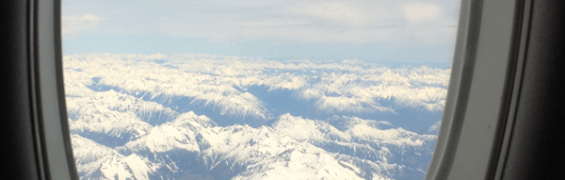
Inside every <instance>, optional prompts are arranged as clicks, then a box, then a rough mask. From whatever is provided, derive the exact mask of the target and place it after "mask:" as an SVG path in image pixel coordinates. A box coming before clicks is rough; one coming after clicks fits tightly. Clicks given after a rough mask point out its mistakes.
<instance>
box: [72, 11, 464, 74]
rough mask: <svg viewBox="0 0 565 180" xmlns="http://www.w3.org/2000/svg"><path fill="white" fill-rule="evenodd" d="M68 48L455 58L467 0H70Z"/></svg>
mask: <svg viewBox="0 0 565 180" xmlns="http://www.w3.org/2000/svg"><path fill="white" fill-rule="evenodd" d="M62 4H63V8H62V11H63V12H62V13H63V27H62V29H63V53H64V54H74V53H86V52H109V53H144V54H154V53H162V54H174V53H207V54H216V55H229V56H250V57H262V58H267V59H312V60H344V59H358V60H364V61H373V62H382V63H387V62H388V63H394V62H398V63H404V62H418V63H423V64H425V63H448V62H450V61H451V58H452V56H453V49H454V44H455V38H456V37H455V34H456V31H457V19H458V15H459V4H460V0H327V1H322V0H302V1H298V0H185V1H181V0H136V1H133V0H132V1H129V0H63V2H62Z"/></svg>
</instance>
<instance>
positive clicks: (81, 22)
mask: <svg viewBox="0 0 565 180" xmlns="http://www.w3.org/2000/svg"><path fill="white" fill-rule="evenodd" d="M100 20H101V18H100V17H98V16H96V15H93V14H84V15H82V16H76V15H71V16H64V15H63V16H62V17H61V21H62V34H63V36H79V35H82V34H84V33H87V32H90V31H93V30H95V29H96V28H98V25H99V24H100Z"/></svg>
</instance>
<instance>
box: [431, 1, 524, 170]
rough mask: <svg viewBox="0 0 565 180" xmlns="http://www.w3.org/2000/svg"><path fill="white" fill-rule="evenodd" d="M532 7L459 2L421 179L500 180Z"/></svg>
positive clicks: (515, 3)
mask: <svg viewBox="0 0 565 180" xmlns="http://www.w3.org/2000/svg"><path fill="white" fill-rule="evenodd" d="M530 6H531V2H530V1H529V0H522V1H487V0H478V1H471V0H463V1H462V4H461V15H460V21H459V22H460V24H459V29H458V39H457V44H456V52H455V56H454V63H453V68H452V76H451V80H450V87H449V92H448V98H447V103H446V109H445V111H444V116H443V123H442V125H441V128H440V135H439V137H438V143H437V144H436V149H435V153H434V157H433V158H432V162H431V165H430V168H429V169H428V172H427V174H426V179H493V178H495V179H496V178H498V179H499V178H500V172H501V169H502V167H503V166H504V163H503V162H504V161H505V160H504V158H505V157H506V155H505V154H506V152H507V149H508V138H509V136H510V135H511V127H512V124H513V116H512V114H513V113H515V107H516V106H515V105H516V103H517V99H518V96H517V94H518V90H517V88H518V87H519V86H520V84H519V83H520V79H521V68H522V64H523V61H524V60H523V59H524V52H525V42H526V40H525V39H526V38H524V37H527V35H528V31H527V30H528V27H529V13H530Z"/></svg>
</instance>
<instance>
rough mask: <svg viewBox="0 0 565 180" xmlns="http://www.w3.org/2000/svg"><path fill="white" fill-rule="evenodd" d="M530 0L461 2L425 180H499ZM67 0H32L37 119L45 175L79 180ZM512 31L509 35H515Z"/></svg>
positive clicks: (31, 48) (39, 156) (36, 135)
mask: <svg viewBox="0 0 565 180" xmlns="http://www.w3.org/2000/svg"><path fill="white" fill-rule="evenodd" d="M531 2H532V1H531V0H521V1H487V0H462V2H461V10H460V14H461V15H460V21H459V22H460V23H459V27H458V33H457V42H456V48H455V56H454V61H453V66H452V75H451V79H450V85H449V91H448V95H447V100H446V108H445V110H444V114H443V118H442V119H443V120H442V125H441V128H440V131H439V136H438V141H437V144H436V148H435V152H434V155H433V158H432V162H431V164H430V166H429V168H428V172H427V173H426V179H485V178H486V179H492V178H495V177H496V178H500V176H501V170H500V169H502V167H503V166H504V163H503V162H505V157H506V156H505V154H506V152H507V150H508V144H509V143H508V141H509V140H508V139H509V137H510V134H511V127H512V124H513V119H514V117H513V114H515V109H516V103H517V100H518V95H517V94H518V93H519V90H518V88H519V86H520V83H521V81H520V80H521V76H522V73H521V72H522V69H523V63H524V56H525V48H526V45H525V44H526V43H525V42H526V38H525V37H526V36H527V33H528V28H529V14H530V13H531V12H530V11H531V10H530V9H531ZM60 6H61V2H60V0H42V1H37V0H35V1H34V0H30V1H29V13H30V15H29V24H28V25H29V28H28V29H29V47H28V48H29V52H30V54H29V56H30V62H29V63H30V69H29V73H30V76H31V80H30V81H31V82H30V84H31V88H32V92H31V95H30V96H31V97H32V114H33V115H32V119H33V121H34V122H33V124H34V138H35V140H36V141H35V142H36V146H35V147H36V149H35V151H36V157H37V159H38V161H39V163H38V165H39V168H38V169H39V171H40V176H41V179H61V180H64V179H78V178H79V177H78V173H77V171H76V167H75V163H74V158H73V154H72V144H71V141H70V134H69V129H68V124H67V112H66V105H65V93H64V80H63V69H62V53H61V52H62V48H61V26H60V24H61V23H60V19H61V16H60V13H61V12H60V9H61V7H60ZM509 32H510V33H509Z"/></svg>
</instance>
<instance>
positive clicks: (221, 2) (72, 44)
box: [62, 0, 460, 179]
mask: <svg viewBox="0 0 565 180" xmlns="http://www.w3.org/2000/svg"><path fill="white" fill-rule="evenodd" d="M459 4H460V1H459V0H404V1H390V0H382V1H375V0H353V1H351V0H347V1H345V0H334V1H316V0H312V1H288V0H284V1H283V0H271V1H266V0H262V1H257V0H242V1H233V0H211V1H175V0H170V1H157V0H147V1H131V2H130V1H104V0H101V1H86V0H85V1H80V0H74V1H71V0H69V1H63V4H62V5H63V9H62V13H63V16H62V22H63V28H62V29H63V54H64V57H63V65H64V77H65V92H66V98H67V99H66V100H67V108H68V114H69V126H70V130H71V138H72V144H73V153H74V156H75V162H76V165H77V169H78V172H79V175H80V177H81V179H116V178H117V179H195V178H201V179H423V178H424V176H425V173H426V170H427V169H428V166H429V163H430V161H431V158H432V154H433V152H434V147H435V143H436V140H437V135H438V130H439V126H440V123H441V121H440V120H441V117H442V113H443V109H444V106H445V99H446V95H447V87H448V82H449V75H450V71H451V61H452V57H453V50H454V44H455V38H456V31H457V20H458V15H459Z"/></svg>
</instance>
